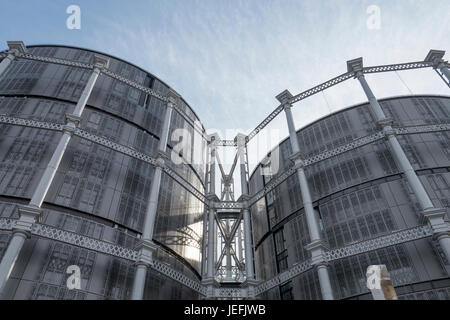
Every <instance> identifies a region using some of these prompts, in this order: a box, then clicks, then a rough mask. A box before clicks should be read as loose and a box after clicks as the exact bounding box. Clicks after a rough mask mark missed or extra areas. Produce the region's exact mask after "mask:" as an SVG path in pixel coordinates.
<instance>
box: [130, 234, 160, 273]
mask: <svg viewBox="0 0 450 320" xmlns="http://www.w3.org/2000/svg"><path fill="white" fill-rule="evenodd" d="M157 249H158V246H157V245H156V244H155V243H154V242H153V241H152V240H150V239H141V240H140V241H139V242H138V243H137V245H136V247H135V250H137V251H138V255H137V259H136V265H145V266H147V267H148V266H150V265H152V263H153V253H154V252H156V250H157Z"/></svg>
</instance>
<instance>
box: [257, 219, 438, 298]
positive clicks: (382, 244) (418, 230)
mask: <svg viewBox="0 0 450 320" xmlns="http://www.w3.org/2000/svg"><path fill="white" fill-rule="evenodd" d="M432 234H433V232H432V230H431V227H429V226H428V225H424V226H418V227H414V228H410V229H406V230H400V231H395V232H392V233H391V234H388V235H384V236H380V237H376V238H374V239H369V240H365V241H361V242H359V243H355V244H351V245H348V246H345V247H342V248H337V249H333V250H330V251H326V252H325V257H326V259H327V261H334V260H339V259H344V258H346V257H350V256H354V255H358V254H362V253H366V252H369V251H373V250H377V249H381V248H386V247H390V246H394V245H397V244H402V243H405V242H410V241H415V240H418V239H422V238H427V237H431V236H432ZM312 267H313V266H312V265H311V262H310V261H309V260H307V261H304V262H302V263H300V264H297V265H294V266H293V267H292V268H290V269H288V270H286V271H284V272H283V273H280V274H279V275H277V276H276V277H274V278H272V279H270V280H268V281H265V282H263V283H262V284H260V285H258V286H257V287H256V289H255V294H256V295H260V294H261V293H263V292H265V291H267V290H270V289H272V288H274V287H276V286H278V285H280V284H282V283H284V282H286V281H289V280H291V279H293V278H295V277H297V276H299V275H300V274H302V273H304V272H306V271H308V270H310V269H311V268H312Z"/></svg>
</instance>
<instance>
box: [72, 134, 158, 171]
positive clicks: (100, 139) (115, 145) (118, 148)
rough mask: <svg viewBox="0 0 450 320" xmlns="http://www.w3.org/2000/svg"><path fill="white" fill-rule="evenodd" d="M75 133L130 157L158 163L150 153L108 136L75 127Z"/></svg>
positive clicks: (154, 164)
mask: <svg viewBox="0 0 450 320" xmlns="http://www.w3.org/2000/svg"><path fill="white" fill-rule="evenodd" d="M75 135H77V136H79V137H80V138H83V139H86V140H89V141H92V142H94V143H97V144H100V145H102V146H104V147H107V148H110V149H113V150H115V151H118V152H120V153H123V154H125V155H128V156H130V157H133V158H136V159H139V160H142V161H144V162H147V163H150V164H151V165H153V166H156V165H157V161H156V159H154V158H153V157H150V156H149V155H147V154H145V153H142V152H139V151H137V150H135V149H133V148H131V147H127V146H124V145H121V144H119V143H116V142H113V141H111V140H109V139H107V138H104V137H100V136H97V135H95V134H92V133H90V132H88V131H85V130H82V129H75Z"/></svg>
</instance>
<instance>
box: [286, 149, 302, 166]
mask: <svg viewBox="0 0 450 320" xmlns="http://www.w3.org/2000/svg"><path fill="white" fill-rule="evenodd" d="M289 160H291V161H292V162H294V166H295V168H296V169H300V168H304V167H305V161H304V160H303V154H302V153H301V152H300V151H299V152H296V153H294V154H292V155H290V156H289Z"/></svg>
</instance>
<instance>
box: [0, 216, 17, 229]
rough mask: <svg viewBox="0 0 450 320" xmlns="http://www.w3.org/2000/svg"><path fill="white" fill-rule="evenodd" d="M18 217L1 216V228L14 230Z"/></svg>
mask: <svg viewBox="0 0 450 320" xmlns="http://www.w3.org/2000/svg"><path fill="white" fill-rule="evenodd" d="M15 220H16V219H9V218H0V230H12V228H13V226H14V224H15Z"/></svg>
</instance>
